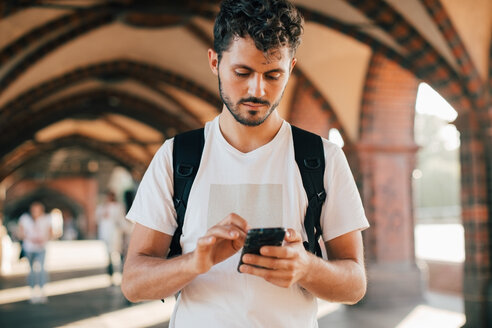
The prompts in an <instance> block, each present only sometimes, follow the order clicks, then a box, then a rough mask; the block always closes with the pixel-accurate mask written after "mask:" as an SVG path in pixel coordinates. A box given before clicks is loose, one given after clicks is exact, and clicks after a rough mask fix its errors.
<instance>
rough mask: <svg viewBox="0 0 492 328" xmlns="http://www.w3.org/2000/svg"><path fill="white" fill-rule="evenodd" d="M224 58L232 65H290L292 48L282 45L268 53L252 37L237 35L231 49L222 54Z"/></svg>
mask: <svg viewBox="0 0 492 328" xmlns="http://www.w3.org/2000/svg"><path fill="white" fill-rule="evenodd" d="M222 58H223V59H227V61H228V62H229V63H230V64H231V65H247V66H268V67H270V66H275V67H277V66H283V65H289V62H290V59H291V56H290V48H289V47H288V46H282V47H280V48H277V49H272V50H270V51H268V53H264V52H263V51H261V50H259V49H258V48H257V47H256V45H255V43H254V41H253V39H251V37H244V38H241V37H236V38H234V39H232V41H231V44H230V46H229V49H228V50H227V51H224V52H223V54H222Z"/></svg>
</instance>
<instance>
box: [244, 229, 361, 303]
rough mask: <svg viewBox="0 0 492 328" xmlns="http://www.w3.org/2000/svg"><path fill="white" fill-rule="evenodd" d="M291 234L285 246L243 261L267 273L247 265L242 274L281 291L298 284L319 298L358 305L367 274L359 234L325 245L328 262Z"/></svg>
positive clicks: (292, 231)
mask: <svg viewBox="0 0 492 328" xmlns="http://www.w3.org/2000/svg"><path fill="white" fill-rule="evenodd" d="M289 232H290V233H289V236H286V241H287V244H286V245H285V246H283V247H263V248H262V249H261V254H262V255H263V256H254V255H248V256H247V257H246V256H245V258H243V261H244V262H245V263H249V264H255V265H260V266H262V267H265V268H268V269H261V268H255V267H252V266H249V265H248V266H243V267H241V272H245V273H250V274H254V275H258V276H260V277H263V278H264V279H265V280H267V281H269V282H271V283H273V284H276V285H278V286H282V287H289V286H291V285H292V284H294V283H299V285H300V286H302V287H303V288H305V289H307V290H308V291H310V292H311V293H313V294H314V295H316V296H317V297H319V298H322V299H325V300H328V301H332V302H340V303H347V304H355V303H357V302H358V301H359V300H360V299H361V298H362V297H363V296H364V295H365V292H366V274H365V269H364V256H363V245H362V236H361V233H360V231H353V232H350V233H347V234H345V235H342V236H340V237H338V238H335V239H333V240H331V241H329V242H326V243H325V245H326V249H327V252H328V258H329V260H328V261H325V260H323V259H321V258H319V257H317V256H315V255H313V254H311V253H309V252H307V251H306V250H305V249H304V247H303V245H302V240H301V237H300V235H299V234H298V233H296V232H295V231H294V230H291V229H289Z"/></svg>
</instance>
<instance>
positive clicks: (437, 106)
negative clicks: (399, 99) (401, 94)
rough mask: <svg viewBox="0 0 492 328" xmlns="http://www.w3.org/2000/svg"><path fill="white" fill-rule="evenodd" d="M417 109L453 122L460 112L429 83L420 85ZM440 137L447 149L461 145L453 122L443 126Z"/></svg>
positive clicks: (422, 112) (419, 112) (418, 111)
mask: <svg viewBox="0 0 492 328" xmlns="http://www.w3.org/2000/svg"><path fill="white" fill-rule="evenodd" d="M415 110H416V111H417V113H418V114H427V115H434V116H437V117H439V118H441V119H443V120H445V121H447V122H453V121H454V120H455V119H456V117H458V113H457V112H456V110H454V108H453V107H452V106H451V105H450V104H449V103H448V102H447V101H446V99H444V98H443V97H442V96H441V95H440V94H439V93H437V91H435V90H434V89H432V87H431V86H430V85H428V84H427V83H420V85H419V90H418V92H417V101H416V104H415ZM439 138H440V139H441V140H442V141H443V142H444V147H445V148H446V149H447V150H453V149H457V148H458V147H459V146H460V137H459V132H458V130H457V129H456V126H455V125H453V124H448V125H446V126H444V127H443V128H441V130H440V131H439Z"/></svg>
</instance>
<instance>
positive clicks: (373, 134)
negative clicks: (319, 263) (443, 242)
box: [354, 54, 423, 306]
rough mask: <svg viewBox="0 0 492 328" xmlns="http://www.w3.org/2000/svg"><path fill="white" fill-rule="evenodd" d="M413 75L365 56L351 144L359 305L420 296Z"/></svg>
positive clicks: (415, 85)
mask: <svg viewBox="0 0 492 328" xmlns="http://www.w3.org/2000/svg"><path fill="white" fill-rule="evenodd" d="M417 88H418V80H417V79H416V78H415V77H414V75H413V74H411V73H409V72H408V71H406V70H404V69H403V68H401V67H400V66H399V65H397V64H396V63H394V62H392V61H389V60H388V59H386V58H385V57H384V56H382V55H380V54H375V55H374V56H373V58H372V59H371V63H370V66H369V71H368V74H367V80H366V86H365V90H364V95H363V100H362V111H361V131H360V138H359V140H360V141H359V143H358V144H357V145H356V147H355V150H354V151H355V152H356V154H357V159H358V168H359V174H358V175H357V176H356V178H357V179H358V180H359V181H358V185H359V187H360V188H361V189H360V191H361V196H362V199H363V202H364V206H365V209H366V214H367V217H368V219H369V221H370V223H371V228H370V229H368V230H367V231H365V232H364V242H365V248H366V259H367V269H368V278H369V283H368V292H367V296H366V298H365V301H364V302H363V304H368V305H369V304H370V305H375V306H386V305H389V304H394V303H395V302H409V301H415V300H419V299H421V298H422V291H423V284H422V281H423V279H422V275H421V273H420V270H419V269H418V268H417V266H416V263H415V251H414V220H413V199H412V178H411V176H412V171H413V169H414V168H415V159H416V152H417V150H418V147H417V145H416V144H415V142H414V134H413V126H414V117H415V100H416V95H417Z"/></svg>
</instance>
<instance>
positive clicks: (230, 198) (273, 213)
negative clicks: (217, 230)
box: [207, 184, 282, 228]
mask: <svg viewBox="0 0 492 328" xmlns="http://www.w3.org/2000/svg"><path fill="white" fill-rule="evenodd" d="M230 213H236V214H238V215H240V216H241V217H243V218H244V219H246V220H247V221H248V223H249V224H250V226H251V227H252V228H266V227H280V226H282V185H281V184H230V185H225V184H212V185H210V198H209V206H208V215H207V228H210V227H212V226H213V225H215V224H217V223H218V222H220V221H222V219H224V218H225V217H226V216H227V215H228V214H230Z"/></svg>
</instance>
